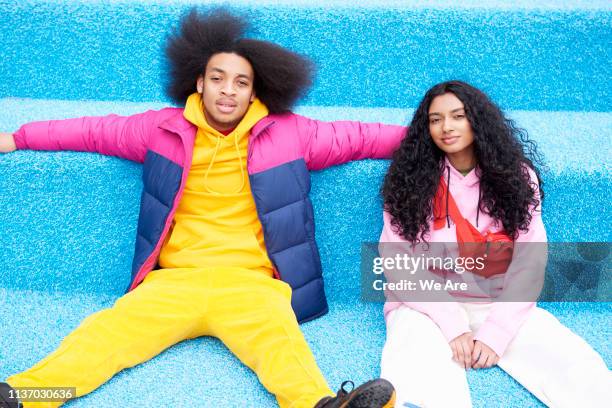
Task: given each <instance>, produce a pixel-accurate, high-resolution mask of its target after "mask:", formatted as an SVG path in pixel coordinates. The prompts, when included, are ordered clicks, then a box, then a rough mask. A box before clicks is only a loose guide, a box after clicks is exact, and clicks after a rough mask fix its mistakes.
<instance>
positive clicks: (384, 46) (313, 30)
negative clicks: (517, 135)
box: [0, 0, 612, 112]
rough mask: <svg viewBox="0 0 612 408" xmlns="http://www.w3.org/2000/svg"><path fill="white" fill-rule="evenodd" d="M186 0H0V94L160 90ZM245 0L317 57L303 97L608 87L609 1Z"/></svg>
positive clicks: (512, 97) (335, 99) (504, 97)
mask: <svg viewBox="0 0 612 408" xmlns="http://www.w3.org/2000/svg"><path fill="white" fill-rule="evenodd" d="M184 3H189V2H171V3H170V4H163V3H161V2H149V1H145V2H137V1H134V2H127V1H121V2H110V3H109V2H102V1H76V2H67V1H66V2H62V1H51V2H44V1H32V0H26V1H17V2H14V1H5V0H3V1H0V27H2V30H0V44H2V45H3V48H4V50H6V51H5V52H3V58H2V59H0V71H2V72H11V75H7V76H6V78H3V81H2V82H1V83H0V96H20V97H35V98H54V99H91V100H117V99H120V100H132V101H134V100H137V101H151V100H163V99H164V96H163V87H162V85H161V82H163V81H162V80H163V78H164V74H163V68H162V66H161V64H160V61H161V56H162V52H161V50H162V46H163V41H164V38H165V36H166V34H167V33H168V32H169V31H170V27H172V26H174V25H176V21H177V19H178V17H179V16H180V15H182V13H183V12H184V10H185V7H186V6H185V4H184ZM192 3H193V4H202V3H203V2H192ZM242 3H244V4H242V5H240V6H239V7H236V8H235V10H236V11H238V12H240V13H242V14H244V15H247V16H249V17H250V18H251V19H252V20H253V21H254V27H255V28H256V32H255V33H254V35H255V36H256V37H258V38H263V39H268V40H271V41H274V42H277V43H279V44H281V45H285V46H288V47H291V48H293V49H295V50H298V51H300V52H303V53H305V54H307V55H309V56H310V57H311V58H312V59H313V60H314V61H315V62H316V63H317V65H318V67H319V75H318V81H317V86H316V87H315V89H314V90H313V91H312V93H311V95H310V97H309V98H308V99H307V100H306V101H305V102H306V103H307V104H311V105H325V106H334V105H335V106H388V107H400V108H401V107H414V106H416V105H417V103H418V101H419V98H420V97H421V96H422V94H423V90H424V89H427V88H429V87H430V86H431V85H433V84H435V83H437V82H440V81H443V80H448V79H453V78H456V79H463V80H466V81H468V82H471V83H473V84H475V85H477V86H479V87H482V88H484V89H486V90H488V91H489V93H490V94H491V96H492V97H493V98H494V99H495V100H497V101H498V103H499V104H500V105H501V106H503V107H504V108H507V109H529V110H574V111H580V110H589V111H599V112H603V111H608V110H609V107H610V105H611V104H612V94H611V92H610V89H609V87H607V86H605V84H607V83H608V82H609V78H610V66H611V62H612V55H611V54H610V41H611V39H612V10H610V7H608V9H607V10H606V9H596V10H581V9H546V10H542V9H538V8H533V9H525V8H520V9H518V8H517V9H512V8H511V9H507V8H487V9H480V8H467V9H461V8H452V7H448V8H443V7H442V8H414V7H411V5H410V3H412V2H408V6H405V7H400V6H396V7H395V8H391V9H385V8H384V7H382V6H381V8H380V9H378V8H347V7H341V8H337V9H335V8H331V9H330V8H324V7H321V6H311V7H292V6H285V5H283V6H272V5H267V6H253V3H256V2H252V3H251V4H249V2H242ZM498 3H500V2H498ZM568 3H570V4H571V3H572V2H568ZM315 4H317V3H316V2H315ZM203 8H205V7H203ZM33 10H36V11H35V13H33V12H32V11H33Z"/></svg>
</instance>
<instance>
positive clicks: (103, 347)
mask: <svg viewBox="0 0 612 408" xmlns="http://www.w3.org/2000/svg"><path fill="white" fill-rule="evenodd" d="M205 335H208V336H214V337H217V338H219V339H220V340H221V341H222V342H223V343H224V344H225V345H226V346H227V347H228V348H229V349H230V350H231V351H232V352H233V353H234V354H235V355H236V356H237V357H238V358H239V359H240V361H242V362H243V363H244V364H246V365H247V366H248V367H249V368H251V369H252V370H254V371H255V373H256V374H257V376H258V377H259V380H260V381H261V383H262V384H263V385H264V386H265V387H266V389H267V390H268V391H270V392H271V393H272V394H274V395H275V396H276V399H277V401H278V403H279V405H280V406H281V407H309V408H310V407H312V406H314V404H316V402H317V401H318V400H319V399H321V398H323V397H324V396H326V395H333V393H332V392H331V390H330V389H329V387H328V386H327V383H326V381H325V379H324V378H323V375H322V374H321V371H320V370H319V368H318V366H317V364H316V362H315V360H314V356H313V355H312V352H311V351H310V349H309V347H308V344H307V343H306V341H305V339H304V336H303V334H302V332H301V331H300V328H299V326H298V323H297V320H296V318H295V314H294V313H293V310H292V309H291V288H290V287H289V285H287V284H286V283H284V282H282V281H279V280H277V279H273V278H270V277H269V276H266V275H264V274H263V273H259V272H254V271H252V270H247V269H239V268H208V269H203V268H181V269H161V270H156V271H153V272H151V273H149V275H147V277H146V278H145V280H144V281H143V283H142V284H140V286H138V287H137V288H136V289H135V290H133V291H131V292H129V293H127V294H125V295H124V296H122V297H121V298H119V299H118V300H117V302H115V304H114V305H113V307H111V308H109V309H104V310H102V311H100V312H97V313H94V314H92V315H91V316H89V317H87V318H86V319H85V320H84V321H83V322H82V323H81V325H80V326H79V327H78V328H77V329H76V330H74V331H73V332H72V333H71V334H69V335H68V336H67V337H66V338H65V339H64V340H63V341H62V343H61V344H60V346H59V348H58V349H57V350H56V351H54V352H53V353H51V354H50V355H49V356H47V357H46V358H45V359H43V360H42V361H41V362H39V363H38V364H36V365H35V366H34V367H32V368H30V369H29V370H27V371H24V372H22V373H20V374H16V375H14V376H12V377H10V378H8V379H7V382H8V383H9V385H11V386H12V387H76V392H77V396H82V395H85V394H87V393H89V392H91V391H93V390H95V389H96V388H98V387H99V386H100V385H102V384H103V383H104V382H106V381H108V380H109V379H110V378H111V377H112V376H113V375H114V374H116V373H117V372H119V371H121V370H122V369H124V368H127V367H132V366H135V365H137V364H139V363H142V362H145V361H147V360H149V359H151V358H153V357H154V356H156V355H157V354H159V353H161V352H162V351H163V350H165V349H166V348H168V347H170V346H172V345H173V344H176V343H178V342H180V341H182V340H185V339H191V338H194V337H199V336H205ZM202 375H206V373H202ZM60 405H62V403H58V402H53V403H50V402H45V403H41V402H30V403H27V402H26V403H24V408H34V407H36V408H43V407H44V408H52V407H53V408H54V407H59V406H60Z"/></svg>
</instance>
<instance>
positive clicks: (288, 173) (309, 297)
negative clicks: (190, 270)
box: [249, 159, 328, 323]
mask: <svg viewBox="0 0 612 408" xmlns="http://www.w3.org/2000/svg"><path fill="white" fill-rule="evenodd" d="M249 179H250V182H251V190H252V192H253V198H254V200H255V205H256V207H257V213H258V215H259V220H260V221H261V225H262V227H263V231H264V239H265V243H266V249H267V251H268V256H269V257H270V260H271V261H272V263H273V264H274V266H275V268H276V269H277V271H278V273H279V275H280V278H281V279H282V280H283V281H285V282H287V283H288V284H289V285H290V286H291V288H292V289H293V296H292V298H291V304H292V307H293V310H294V312H295V314H296V316H297V319H298V321H299V322H300V323H302V322H305V321H308V320H312V319H314V318H317V317H319V316H321V315H323V314H325V313H327V311H328V306H327V300H326V298H325V291H324V287H323V276H322V270H321V260H320V256H319V249H318V248H317V244H316V242H315V225H314V211H313V208H312V203H311V201H310V198H309V193H310V172H309V171H308V168H307V167H306V163H305V162H304V160H303V159H298V160H294V161H291V162H288V163H285V164H282V165H280V166H276V167H273V168H271V169H268V170H265V171H262V172H259V173H255V174H251V175H250V176H249Z"/></svg>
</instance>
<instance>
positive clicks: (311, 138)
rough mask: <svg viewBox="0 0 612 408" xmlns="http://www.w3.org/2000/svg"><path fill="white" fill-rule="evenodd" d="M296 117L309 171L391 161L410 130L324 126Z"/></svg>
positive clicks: (347, 124) (380, 126)
mask: <svg viewBox="0 0 612 408" xmlns="http://www.w3.org/2000/svg"><path fill="white" fill-rule="evenodd" d="M296 116H297V121H298V126H299V127H300V133H301V134H302V135H304V139H303V140H304V141H305V146H304V151H305V159H306V163H307V164H308V168H309V169H311V170H319V169H324V168H326V167H329V166H333V165H336V164H341V163H346V162H349V161H352V160H361V159H388V158H390V157H391V155H392V154H393V152H394V151H395V150H396V149H397V148H398V147H399V145H400V142H401V140H402V139H403V138H404V136H405V135H406V132H407V130H408V128H406V127H404V126H396V125H383V124H381V123H364V122H356V121H336V122H323V121H319V120H313V119H308V118H304V117H302V116H298V115H296Z"/></svg>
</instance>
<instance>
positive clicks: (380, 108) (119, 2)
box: [0, 0, 612, 408]
mask: <svg viewBox="0 0 612 408" xmlns="http://www.w3.org/2000/svg"><path fill="white" fill-rule="evenodd" d="M192 3H193V2H191V1H188V0H172V1H170V2H167V3H166V4H161V2H160V1H149V0H142V1H129V0H110V1H101V0H82V1H76V2H68V1H62V0H48V1H32V0H27V1H19V2H13V1H5V0H0V44H2V48H1V50H0V131H12V130H15V129H16V128H17V127H18V126H19V125H20V124H21V123H25V122H28V121H32V120H39V119H59V118H65V117H74V116H81V115H101V114H106V113H110V112H114V113H119V114H130V113H136V112H140V111H143V110H145V109H149V108H161V107H163V106H165V103H164V102H163V97H162V93H161V89H162V88H161V85H160V83H159V78H160V77H161V75H162V71H161V69H160V67H159V66H158V63H159V47H160V42H161V41H162V38H163V35H164V33H166V32H167V28H168V24H169V22H171V21H173V20H174V19H175V18H176V16H177V15H178V14H180V12H181V11H182V10H184V9H185V7H187V5H188V4H192ZM198 3H199V4H203V3H206V2H198ZM236 3H237V4H239V5H240V6H239V7H240V10H242V11H244V12H247V13H250V14H251V15H253V16H254V17H256V18H257V19H258V20H260V21H263V20H267V21H265V22H264V23H263V24H261V25H259V33H258V35H259V36H260V37H263V38H269V39H272V40H274V41H278V42H280V43H282V44H284V45H288V46H290V47H292V48H294V49H297V50H298V51H302V52H304V53H307V54H309V55H311V56H312V57H313V58H314V59H315V60H316V61H317V62H318V63H319V68H320V69H319V76H318V81H317V85H316V87H315V88H314V89H313V91H312V92H311V95H310V98H309V99H308V100H306V101H305V102H304V103H303V105H302V106H300V107H299V108H298V109H297V111H298V112H299V113H302V114H305V115H308V116H311V117H314V118H319V119H323V120H333V119H359V120H364V121H381V122H387V123H398V124H405V123H406V122H407V120H408V118H409V116H410V115H411V113H412V111H411V110H410V108H413V107H414V106H415V105H416V103H417V102H418V100H419V98H420V97H421V96H422V94H423V92H424V91H425V90H426V89H427V88H428V87H429V86H430V85H431V84H433V83H434V82H437V81H439V80H442V79H446V78H447V77H459V78H463V79H467V80H469V81H471V82H473V83H474V84H475V85H478V86H480V87H482V88H484V89H485V90H486V91H487V92H489V93H490V94H491V95H492V96H493V98H494V99H496V100H498V101H499V102H500V104H501V106H502V107H503V108H504V109H508V110H509V112H508V113H509V115H510V116H511V117H513V118H514V119H515V120H516V121H517V123H518V124H519V125H520V126H522V127H524V128H526V129H527V130H528V131H529V133H530V135H531V137H532V138H533V139H535V140H536V141H537V142H538V143H539V145H540V147H541V149H542V151H543V153H544V154H545V156H546V160H547V164H548V168H549V170H548V172H547V173H546V174H545V181H546V192H547V194H548V195H547V201H546V203H545V207H544V221H545V224H546V227H547V231H548V234H549V238H550V239H551V240H552V241H608V242H609V241H611V239H610V238H611V236H610V234H611V231H612V228H611V227H612V225H611V221H610V219H612V217H610V205H609V201H610V199H609V197H610V185H611V180H610V179H611V177H612V172H611V170H612V169H611V164H612V162H611V159H610V157H612V155H611V154H610V151H611V150H612V149H611V147H612V146H611V144H612V109H610V107H611V102H612V96H611V95H612V91H611V89H610V86H609V85H606V84H607V83H608V82H609V76H610V68H609V66H610V62H611V61H610V58H611V41H610V39H611V36H612V29H611V28H610V27H611V24H610V22H611V21H610V20H612V18H611V17H612V8H611V7H610V6H609V3H607V2H597V1H594V2H588V3H586V2H584V1H568V2H563V3H562V4H556V2H546V3H539V4H538V5H537V6H535V5H534V2H528V1H525V0H518V1H512V2H508V1H501V0H496V1H491V2H486V3H485V4H481V3H482V2H475V1H470V2H467V3H466V5H464V6H463V7H462V8H454V7H453V6H451V2H447V1H430V2H425V5H423V3H422V2H421V3H420V4H419V5H418V6H416V3H415V2H414V1H412V0H409V1H406V2H403V1H395V0H394V1H390V2H383V1H382V0H373V1H370V2H368V4H367V5H366V6H361V7H360V8H358V9H356V8H354V7H353V6H352V3H354V2H351V1H348V0H332V2H331V4H333V6H332V7H331V8H327V9H324V8H322V7H320V6H318V5H317V3H314V5H313V4H312V3H311V4H309V5H308V6H306V5H305V3H306V1H305V0H303V1H302V0H299V1H298V3H299V6H296V5H295V4H296V3H292V4H293V5H289V4H288V3H291V2H289V1H288V0H278V1H275V0H265V1H263V2H257V4H262V5H261V6H259V7H256V6H254V5H253V4H255V3H256V2H254V1H248V0H240V1H238V2H236ZM271 17H272V18H271ZM330 22H331V23H332V24H329V23H330ZM483 22H484V23H485V24H484V25H482V27H481V23H483ZM442 23H444V24H442ZM441 27H444V29H442V28H441ZM306 30H308V31H306ZM304 32H308V33H309V35H308V36H305V35H303V33H304ZM364 33H377V34H376V35H365V34H364ZM436 33H442V36H443V38H444V41H442V42H434V38H435V34H436ZM315 39H316V40H315ZM338 39H341V41H337V40H338ZM83 66H86V67H88V69H86V70H83V69H82V67H83ZM3 97H10V98H4V99H2V98H3ZM23 97H33V98H37V99H35V100H31V99H21V98H23ZM59 99H67V100H64V101H62V100H59ZM84 99H90V100H91V101H84ZM125 100H130V101H133V102H126V101H125ZM102 101H105V102H102ZM142 101H158V102H156V103H150V102H142ZM349 106H350V107H349ZM373 107H376V108H373ZM386 166H387V163H385V162H382V161H365V162H360V163H353V164H349V165H346V166H341V167H338V168H335V169H330V170H327V171H324V172H319V173H315V174H314V176H313V191H312V198H313V202H314V205H315V213H316V220H317V230H318V234H317V240H318V242H319V244H320V249H321V256H322V261H323V267H324V274H325V277H326V288H327V293H328V296H329V298H330V313H329V314H328V315H327V316H325V317H324V318H321V319H318V320H316V321H314V322H310V323H307V324H305V325H303V330H304V333H305V335H306V337H307V340H308V342H309V343H310V345H311V346H312V349H313V352H314V353H315V355H316V357H317V361H318V362H319V365H320V367H321V369H322V370H323V372H324V374H325V376H326V377H327V379H328V381H329V383H330V385H331V386H332V388H336V387H337V386H338V385H339V384H340V382H341V381H343V380H344V379H347V378H351V379H353V380H354V381H356V382H361V381H365V380H366V379H369V378H371V377H375V376H376V375H377V374H378V362H379V360H378V359H379V355H380V350H381V348H382V345H383V342H384V323H383V320H382V310H381V309H382V305H380V304H365V303H362V302H361V301H360V298H359V282H358V279H357V278H358V273H359V271H358V262H359V259H360V258H359V251H360V247H359V244H360V243H361V242H363V241H373V240H376V239H377V238H378V234H379V229H380V225H381V220H380V202H379V199H378V197H377V191H378V188H379V183H380V181H381V178H382V175H383V174H384V171H385V169H386ZM140 176H141V167H140V166H139V165H136V164H133V163H129V162H126V161H123V160H119V159H114V158H108V157H102V156H97V155H93V154H83V153H70V152H63V153H40V152H17V153H14V154H11V155H7V156H0V208H1V210H0V251H2V252H1V253H0V271H2V272H1V275H0V322H2V325H3V330H2V335H0V380H2V379H3V378H5V377H7V376H8V375H10V374H13V373H14V372H17V371H20V370H23V369H25V368H27V367H29V366H31V365H33V364H34V363H36V362H37V361H38V360H40V359H41V358H42V357H44V356H45V355H46V354H47V353H49V352H50V351H52V350H53V349H54V348H55V347H56V346H57V345H58V344H59V342H60V341H61V339H62V338H63V337H64V336H65V335H66V334H68V333H69V332H70V331H71V330H72V329H73V328H74V327H75V326H76V325H78V324H79V322H80V321H81V320H82V319H83V318H85V317H86V316H87V315H89V314H90V313H92V312H94V311H96V310H99V309H100V308H103V307H108V306H110V305H111V304H112V302H113V301H114V299H116V297H117V296H119V295H120V294H121V292H122V290H123V289H124V288H125V286H126V284H127V282H128V280H129V271H130V267H131V256H132V254H133V239H134V235H135V230H136V219H137V216H138V204H139V199H140V188H141V181H140ZM543 306H544V307H545V308H547V309H548V310H550V311H551V312H553V313H554V314H555V315H556V316H557V317H558V318H559V319H560V320H561V321H562V322H563V323H564V324H566V325H567V326H569V327H570V328H571V329H573V330H574V331H575V332H576V333H578V334H579V335H581V336H583V337H584V338H585V339H586V340H587V341H588V342H589V343H590V344H591V345H592V346H593V347H594V348H595V349H596V350H597V351H598V352H600V353H601V354H602V356H603V357H604V360H605V361H606V363H607V364H608V366H612V347H611V345H610V341H609V338H610V337H611V335H612V325H611V324H610V321H611V320H610V317H611V316H612V304H610V303H599V304H596V303H556V304H546V305H543ZM469 381H470V386H471V390H472V397H473V402H474V406H475V407H487V408H488V407H491V406H504V407H540V406H542V405H541V404H540V403H539V402H538V401H536V400H535V399H534V398H533V397H532V396H531V395H530V394H529V393H528V392H527V391H526V390H525V389H524V388H522V387H521V386H520V385H519V384H518V383H516V382H515V381H514V380H512V379H511V378H510V377H508V376H507V375H506V374H505V373H503V372H502V371H501V370H499V369H491V370H486V371H477V372H470V373H469ZM492 401H495V403H492ZM120 404H124V405H125V406H129V407H137V408H139V407H143V408H152V407H158V406H178V407H236V406H240V407H242V406H246V407H268V406H274V405H275V401H274V398H273V397H272V396H271V395H270V394H268V393H267V392H266V391H265V390H264V389H263V388H262V387H261V385H259V383H258V381H257V379H256V377H255V376H254V375H253V374H252V373H250V372H249V370H248V369H247V368H245V367H244V366H242V365H241V364H240V363H239V362H238V360H237V359H236V358H235V357H234V356H233V355H231V353H229V352H228V351H227V349H226V348H225V347H224V346H223V345H222V344H221V343H220V342H219V341H217V340H214V339H210V338H203V339H197V340H191V341H187V342H183V343H181V344H179V345H177V346H176V347H173V348H170V349H169V350H167V351H166V352H164V353H162V354H161V355H160V356H158V357H157V358H155V359H153V360H152V361H150V362H148V363H145V364H143V365H141V366H139V367H136V368H133V369H130V370H126V371H124V372H122V373H120V374H118V375H117V376H116V377H114V378H113V379H112V380H111V381H110V382H108V383H107V384H106V385H104V386H102V387H101V388H100V389H99V390H97V391H95V392H94V393H92V394H90V395H89V396H86V397H84V398H81V399H79V400H76V401H73V402H71V403H69V404H67V405H66V406H67V407H70V408H72V407H96V408H98V407H100V408H106V407H108V408H114V407H117V406H120Z"/></svg>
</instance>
